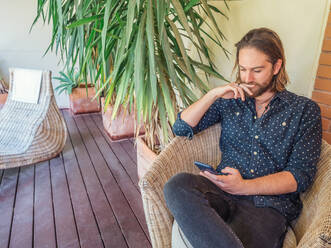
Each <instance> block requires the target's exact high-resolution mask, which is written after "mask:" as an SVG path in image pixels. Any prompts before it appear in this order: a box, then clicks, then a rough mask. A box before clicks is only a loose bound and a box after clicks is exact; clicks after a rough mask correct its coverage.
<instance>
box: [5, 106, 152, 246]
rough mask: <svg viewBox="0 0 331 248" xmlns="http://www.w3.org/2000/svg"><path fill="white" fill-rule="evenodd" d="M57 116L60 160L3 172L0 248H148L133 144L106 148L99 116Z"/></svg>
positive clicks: (123, 143) (113, 145)
mask: <svg viewBox="0 0 331 248" xmlns="http://www.w3.org/2000/svg"><path fill="white" fill-rule="evenodd" d="M62 113H63V114H64V116H65V117H66V118H65V120H66V122H67V127H68V130H69V132H68V134H69V135H68V139H67V142H66V144H65V147H64V149H63V151H62V153H61V154H60V155H59V156H58V157H56V158H53V159H51V160H49V161H45V162H41V163H38V164H36V165H32V166H26V167H21V168H12V169H6V170H0V248H2V247H3V248H8V247H24V248H25V247H34V248H41V247H49V248H55V247H56V248H57V247H60V248H63V247H64V248H66V247H70V248H76V247H77V248H90V247H91V248H105V247H110V248H112V247H114V248H117V247H118V248H121V247H130V248H145V247H147V248H149V247H151V244H150V241H149V236H148V230H147V225H146V221H145V216H144V211H143V206H142V200H141V195H140V192H139V187H138V178H137V169H136V149H135V147H134V142H133V139H130V140H125V141H121V142H111V141H110V140H109V138H108V136H107V135H106V134H105V133H103V127H102V123H101V115H100V114H99V113H97V114H88V115H81V116H77V117H73V116H72V115H71V113H70V111H66V110H63V111H62Z"/></svg>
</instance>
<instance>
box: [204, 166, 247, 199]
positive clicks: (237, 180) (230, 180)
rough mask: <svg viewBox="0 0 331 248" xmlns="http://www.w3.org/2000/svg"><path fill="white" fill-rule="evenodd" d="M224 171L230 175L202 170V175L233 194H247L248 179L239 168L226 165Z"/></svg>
mask: <svg viewBox="0 0 331 248" xmlns="http://www.w3.org/2000/svg"><path fill="white" fill-rule="evenodd" d="M222 172H223V173H228V175H215V174H212V173H210V172H208V171H203V172H200V175H201V176H203V177H205V178H207V179H209V180H210V181H212V182H213V183H214V184H216V185H217V186H218V187H219V188H220V189H222V190H223V191H225V192H228V193H230V194H233V195H245V194H246V193H245V185H246V180H244V179H243V178H242V176H241V174H240V172H239V171H238V170H237V169H234V168H231V167H225V168H224V169H223V170H222Z"/></svg>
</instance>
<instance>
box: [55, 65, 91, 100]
mask: <svg viewBox="0 0 331 248" xmlns="http://www.w3.org/2000/svg"><path fill="white" fill-rule="evenodd" d="M53 79H56V80H59V81H60V85H59V86H57V87H56V88H55V90H56V91H57V92H58V93H59V94H61V93H62V92H67V93H68V95H70V94H71V93H72V90H73V89H74V88H77V87H78V86H79V85H80V84H81V83H82V80H81V79H79V73H75V72H74V71H73V70H72V71H67V72H63V71H61V72H60V76H59V77H53ZM86 86H87V85H86Z"/></svg>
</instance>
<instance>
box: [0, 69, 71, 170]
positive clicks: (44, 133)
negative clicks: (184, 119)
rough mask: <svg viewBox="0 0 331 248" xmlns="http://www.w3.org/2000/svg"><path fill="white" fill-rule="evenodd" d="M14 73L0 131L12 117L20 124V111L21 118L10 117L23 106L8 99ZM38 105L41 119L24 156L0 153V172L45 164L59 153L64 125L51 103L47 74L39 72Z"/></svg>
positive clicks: (0, 120)
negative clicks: (38, 163)
mask: <svg viewBox="0 0 331 248" xmlns="http://www.w3.org/2000/svg"><path fill="white" fill-rule="evenodd" d="M14 73H15V69H11V70H10V84H9V93H8V98H7V101H6V103H5V105H4V107H3V108H2V109H1V110H0V129H1V128H4V126H5V124H6V122H7V121H9V120H12V119H13V118H17V119H16V122H22V123H21V124H22V125H24V110H23V115H22V116H13V114H11V113H16V112H17V113H22V108H23V109H24V103H21V102H17V101H14V100H13V99H12V95H13V92H12V91H13V76H14ZM38 104H45V106H46V107H45V108H44V111H45V113H44V114H42V116H43V120H42V121H41V123H40V125H39V126H38V127H37V129H36V131H35V132H34V133H33V134H34V136H33V140H32V142H31V143H30V145H29V146H28V148H27V150H25V152H24V153H20V154H11V155H6V154H0V169H6V168H12V167H17V166H23V165H29V164H34V163H37V162H41V161H45V160H48V159H51V158H53V157H55V156H56V155H58V154H59V153H60V152H61V151H62V149H63V147H64V144H65V141H66V137H67V133H66V125H65V122H64V119H63V117H62V115H61V113H60V111H59V109H58V107H57V105H56V102H55V98H54V94H53V88H52V84H51V72H50V71H44V72H42V77H41V88H40V95H39V102H38ZM30 109H31V108H30ZM0 131H3V130H0ZM10 131H13V130H10ZM14 131H15V130H14ZM0 142H1V141H0ZM18 142H19V141H18Z"/></svg>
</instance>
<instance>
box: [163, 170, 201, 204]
mask: <svg viewBox="0 0 331 248" xmlns="http://www.w3.org/2000/svg"><path fill="white" fill-rule="evenodd" d="M194 177H196V175H193V174H189V173H179V174H176V175H175V176H173V177H172V178H170V179H169V180H168V182H167V183H166V184H165V185H164V188H163V193H164V197H165V200H166V202H167V203H169V202H172V201H176V200H180V199H181V197H182V196H181V194H182V193H183V192H185V191H186V190H187V189H192V181H194Z"/></svg>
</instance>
